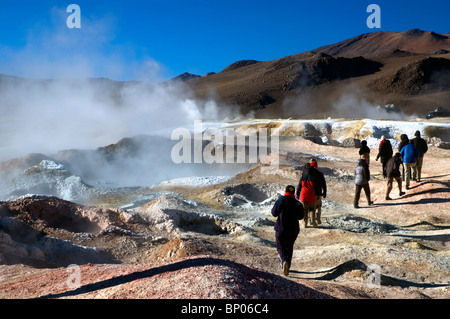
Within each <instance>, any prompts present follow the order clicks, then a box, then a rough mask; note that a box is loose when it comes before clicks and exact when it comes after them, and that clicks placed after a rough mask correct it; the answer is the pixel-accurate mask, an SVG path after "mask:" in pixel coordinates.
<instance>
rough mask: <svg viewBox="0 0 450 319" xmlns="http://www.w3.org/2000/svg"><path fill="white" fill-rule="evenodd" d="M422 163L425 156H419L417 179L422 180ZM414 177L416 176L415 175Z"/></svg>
mask: <svg viewBox="0 0 450 319" xmlns="http://www.w3.org/2000/svg"><path fill="white" fill-rule="evenodd" d="M422 165H423V156H419V157H418V158H417V162H416V166H417V175H416V178H415V179H416V180H417V181H420V180H421V179H422ZM413 178H414V177H413Z"/></svg>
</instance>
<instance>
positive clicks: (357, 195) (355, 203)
mask: <svg viewBox="0 0 450 319" xmlns="http://www.w3.org/2000/svg"><path fill="white" fill-rule="evenodd" d="M362 189H364V193H366V198H367V203H368V204H370V187H369V183H367V184H364V185H356V189H355V199H354V201H353V206H354V207H358V203H359V198H360V197H361V190H362Z"/></svg>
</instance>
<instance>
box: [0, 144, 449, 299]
mask: <svg viewBox="0 0 450 319" xmlns="http://www.w3.org/2000/svg"><path fill="white" fill-rule="evenodd" d="M376 152H377V150H376V149H374V148H373V149H372V153H371V154H372V160H371V165H370V167H371V176H372V180H371V182H370V186H371V191H372V199H373V200H374V201H375V204H374V205H373V206H370V207H369V206H367V203H366V201H365V197H364V196H362V198H361V200H360V206H361V208H360V209H354V208H353V194H354V184H353V174H354V168H355V166H356V160H357V158H358V149H357V148H344V147H341V146H331V145H321V144H316V143H313V142H312V141H310V140H308V139H305V138H303V137H298V136H291V137H283V138H281V139H280V166H279V169H278V171H277V172H276V174H263V173H261V172H262V171H261V164H258V165H256V166H255V167H253V168H251V169H249V170H246V171H244V172H242V173H240V174H238V175H236V176H233V177H230V178H223V179H220V178H219V179H215V182H214V183H198V184H194V185H193V184H192V182H191V183H180V182H178V183H170V182H169V183H163V184H161V185H158V186H154V187H151V188H140V189H135V190H132V192H134V195H136V196H135V197H136V198H154V199H152V200H148V201H147V202H145V203H141V204H139V205H134V206H128V209H125V208H123V207H125V205H126V204H128V203H129V202H128V201H129V198H130V196H125V195H124V196H123V197H120V199H118V197H117V196H112V197H111V196H110V197H102V198H100V199H98V201H99V202H101V203H102V205H92V206H84V205H80V204H75V203H73V202H69V201H64V200H61V199H59V198H56V197H49V196H23V197H19V198H17V199H15V200H13V201H8V202H1V203H0V217H1V219H0V264H1V265H0V298H7V299H9V298H82V299H83V298H164V299H173V298H193V299H198V298H208V299H223V298H229V299H237V298H239V299H251V298H266V299H268V298H313V299H319V298H320V299H321V298H352V299H366V298H383V299H385V298H402V299H403V298H405V299H410V298H414V299H422V298H449V297H450V244H449V243H450V214H449V213H450V212H449V208H448V207H449V205H448V203H449V202H450V193H449V189H450V188H449V186H450V183H449V176H450V159H449V158H450V157H449V155H450V154H449V152H450V151H449V150H446V149H441V148H437V147H430V150H429V152H428V153H427V154H426V157H425V161H424V168H423V178H422V181H421V182H419V183H416V182H412V185H411V186H412V187H411V189H410V190H408V191H406V195H404V196H402V197H400V196H398V191H397V189H396V187H394V189H393V191H392V193H391V197H392V198H393V200H392V201H386V200H385V199H384V198H385V190H386V181H385V180H384V179H383V177H382V176H381V164H380V163H379V162H376V161H375V160H374V157H375V155H376ZM312 156H316V158H318V159H319V169H320V170H321V171H322V172H323V173H324V174H325V177H326V180H327V185H328V196H327V198H326V199H325V200H324V208H323V213H322V224H321V225H320V226H319V227H316V228H313V227H306V228H305V226H304V225H303V223H301V232H300V235H299V237H298V239H297V241H296V244H295V252H294V258H293V262H292V268H291V272H290V274H289V276H288V277H285V276H283V274H282V271H281V268H280V265H279V261H278V257H277V252H276V248H275V238H274V235H275V234H274V230H273V225H274V222H275V219H274V218H273V217H272V216H271V215H270V209H271V207H272V205H273V203H274V201H275V200H276V199H277V198H278V196H279V195H280V194H282V193H283V191H284V188H285V186H286V185H287V184H293V185H297V183H298V179H299V177H300V174H301V173H300V167H301V166H302V165H303V164H304V163H305V162H307V161H308V160H309V159H310V158H311V157H312ZM128 191H129V192H131V190H128ZM155 194H157V196H155ZM137 195H139V196H140V197H139V196H137ZM120 207H122V208H120ZM78 279H79V280H78ZM77 280H78V281H77Z"/></svg>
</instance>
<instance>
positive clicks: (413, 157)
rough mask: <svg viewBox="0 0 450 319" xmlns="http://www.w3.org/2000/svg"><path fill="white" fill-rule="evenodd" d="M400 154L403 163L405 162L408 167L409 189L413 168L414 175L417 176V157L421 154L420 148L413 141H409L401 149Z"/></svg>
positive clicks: (407, 182) (407, 184)
mask: <svg viewBox="0 0 450 319" xmlns="http://www.w3.org/2000/svg"><path fill="white" fill-rule="evenodd" d="M400 155H401V156H402V159H403V164H405V166H406V168H405V170H406V189H409V182H410V180H411V169H412V170H413V177H414V178H416V176H417V166H416V163H417V158H418V157H419V155H420V152H419V149H418V148H417V147H416V146H415V145H414V144H412V143H409V144H407V145H405V146H403V148H402V149H401V151H400Z"/></svg>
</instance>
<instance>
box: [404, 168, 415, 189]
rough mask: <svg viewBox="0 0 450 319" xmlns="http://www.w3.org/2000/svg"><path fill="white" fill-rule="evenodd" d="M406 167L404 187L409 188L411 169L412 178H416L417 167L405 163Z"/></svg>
mask: <svg viewBox="0 0 450 319" xmlns="http://www.w3.org/2000/svg"><path fill="white" fill-rule="evenodd" d="M405 166H406V187H407V188H408V187H409V182H410V181H411V169H412V171H413V173H412V175H413V178H415V177H416V176H417V165H416V163H405Z"/></svg>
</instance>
